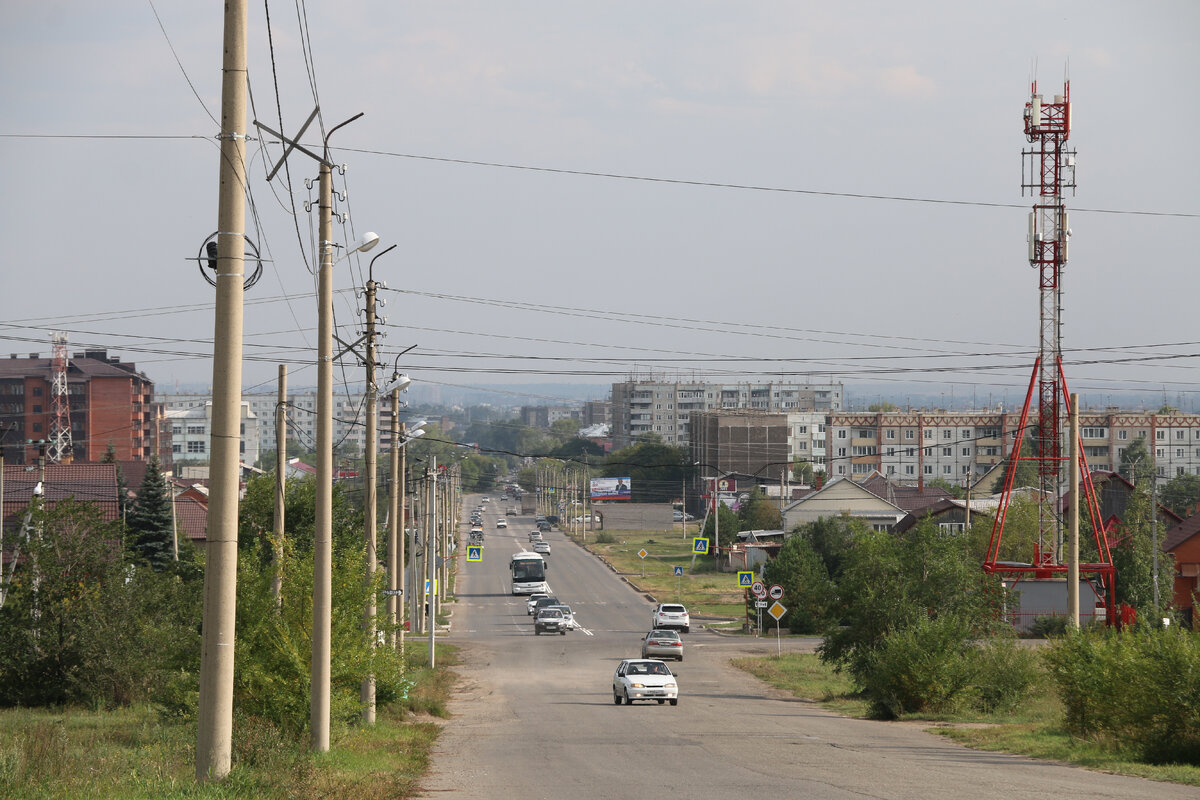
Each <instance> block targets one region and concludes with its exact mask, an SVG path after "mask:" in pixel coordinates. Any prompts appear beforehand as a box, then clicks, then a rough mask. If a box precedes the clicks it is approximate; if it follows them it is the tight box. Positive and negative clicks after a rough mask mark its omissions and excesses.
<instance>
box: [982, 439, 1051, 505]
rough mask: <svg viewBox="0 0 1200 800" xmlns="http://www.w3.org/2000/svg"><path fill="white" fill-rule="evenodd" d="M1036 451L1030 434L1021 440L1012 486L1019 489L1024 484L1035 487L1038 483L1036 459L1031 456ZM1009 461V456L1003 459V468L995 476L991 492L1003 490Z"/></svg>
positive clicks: (997, 492) (995, 492)
mask: <svg viewBox="0 0 1200 800" xmlns="http://www.w3.org/2000/svg"><path fill="white" fill-rule="evenodd" d="M1036 452H1037V447H1036V445H1034V443H1033V437H1032V436H1030V437H1029V438H1027V439H1025V440H1024V441H1023V442H1021V452H1020V458H1019V459H1017V474H1016V475H1015V476H1014V477H1013V482H1012V488H1014V489H1020V488H1022V487H1026V486H1031V487H1037V486H1039V485H1040V483H1041V482H1040V481H1039V480H1038V471H1037V470H1038V468H1037V461H1036V460H1035V459H1034V458H1033V455H1034V454H1035V453H1036ZM1011 462H1012V457H1011V456H1010V457H1009V458H1006V459H1004V469H1003V470H1002V471H1001V473H1000V474H999V475H997V476H996V480H995V482H994V483H993V484H992V494H1000V493H1001V492H1003V491H1004V481H1005V480H1006V479H1007V477H1008V467H1009V464H1010V463H1011Z"/></svg>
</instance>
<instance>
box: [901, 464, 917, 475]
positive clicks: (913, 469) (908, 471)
mask: <svg viewBox="0 0 1200 800" xmlns="http://www.w3.org/2000/svg"><path fill="white" fill-rule="evenodd" d="M916 471H917V470H916V467H914V466H913V465H912V464H905V465H904V474H905V475H912V474H913V473H914V472H916Z"/></svg>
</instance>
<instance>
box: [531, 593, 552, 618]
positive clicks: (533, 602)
mask: <svg viewBox="0 0 1200 800" xmlns="http://www.w3.org/2000/svg"><path fill="white" fill-rule="evenodd" d="M549 596H550V595H548V594H546V593H545V592H534V593H533V594H531V595H529V599H528V600H527V601H525V605H526V606H527V610H526V612H525V613H526V615H527V616H530V617H532V616H533V607H534V606H535V605H537V601H538V600H541V599H542V598H543V597H549Z"/></svg>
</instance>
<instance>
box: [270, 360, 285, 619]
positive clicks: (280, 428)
mask: <svg viewBox="0 0 1200 800" xmlns="http://www.w3.org/2000/svg"><path fill="white" fill-rule="evenodd" d="M275 456H276V458H275V534H274V538H273V539H272V540H271V550H272V551H273V553H274V556H275V576H274V578H272V580H271V596H272V597H274V598H275V607H276V608H279V607H280V606H281V605H282V603H283V536H284V506H285V503H284V500H285V499H286V492H287V364H280V365H279V388H278V394H277V395H276V397H275Z"/></svg>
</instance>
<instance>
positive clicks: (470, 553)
mask: <svg viewBox="0 0 1200 800" xmlns="http://www.w3.org/2000/svg"><path fill="white" fill-rule="evenodd" d="M467 561H483V548H482V547H481V546H479V545H471V546H470V547H468V548H467Z"/></svg>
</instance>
